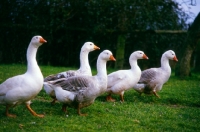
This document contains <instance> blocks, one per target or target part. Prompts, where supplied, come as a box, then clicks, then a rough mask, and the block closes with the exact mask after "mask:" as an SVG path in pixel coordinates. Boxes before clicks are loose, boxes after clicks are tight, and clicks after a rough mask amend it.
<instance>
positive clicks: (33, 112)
mask: <svg viewBox="0 0 200 132" xmlns="http://www.w3.org/2000/svg"><path fill="white" fill-rule="evenodd" d="M26 108H27V109H28V110H29V111H30V112H31V114H32V115H34V116H37V117H44V115H42V114H37V113H36V112H35V111H33V110H32V109H31V107H30V104H26Z"/></svg>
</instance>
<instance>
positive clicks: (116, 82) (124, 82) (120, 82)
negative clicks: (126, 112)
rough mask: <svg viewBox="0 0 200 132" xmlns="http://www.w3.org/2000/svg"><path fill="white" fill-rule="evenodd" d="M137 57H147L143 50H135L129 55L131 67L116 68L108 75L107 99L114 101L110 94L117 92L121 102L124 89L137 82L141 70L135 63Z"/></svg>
mask: <svg viewBox="0 0 200 132" xmlns="http://www.w3.org/2000/svg"><path fill="white" fill-rule="evenodd" d="M138 59H148V57H147V56H146V55H145V54H144V52H143V51H135V52H133V53H132V54H131V55H130V57H129V63H130V66H131V69H128V70H118V71H115V72H113V73H110V74H109V75H108V85H107V93H108V96H107V97H106V100H107V101H115V100H114V99H113V98H112V97H111V94H118V95H120V99H121V101H122V102H123V101H124V91H126V90H129V89H131V88H132V87H133V86H134V85H136V84H137V82H138V81H139V79H140V76H141V70H140V67H139V66H138V64H137V60H138Z"/></svg>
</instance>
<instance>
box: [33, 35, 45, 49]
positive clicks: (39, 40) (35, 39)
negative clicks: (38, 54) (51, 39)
mask: <svg viewBox="0 0 200 132" xmlns="http://www.w3.org/2000/svg"><path fill="white" fill-rule="evenodd" d="M46 42H47V41H46V40H45V39H44V38H43V37H42V36H34V37H33V38H32V39H31V44H32V45H34V46H36V47H39V46H41V45H42V44H43V43H46Z"/></svg>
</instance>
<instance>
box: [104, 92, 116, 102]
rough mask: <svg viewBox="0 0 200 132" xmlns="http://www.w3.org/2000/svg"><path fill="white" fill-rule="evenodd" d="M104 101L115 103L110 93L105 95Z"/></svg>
mask: <svg viewBox="0 0 200 132" xmlns="http://www.w3.org/2000/svg"><path fill="white" fill-rule="evenodd" d="M106 101H108V102H115V99H113V98H112V97H111V93H109V94H108V95H107V97H106Z"/></svg>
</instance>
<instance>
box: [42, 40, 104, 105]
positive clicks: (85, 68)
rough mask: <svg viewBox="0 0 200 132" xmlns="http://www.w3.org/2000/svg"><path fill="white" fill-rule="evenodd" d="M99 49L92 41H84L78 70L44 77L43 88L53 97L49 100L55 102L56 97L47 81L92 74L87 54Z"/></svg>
mask: <svg viewBox="0 0 200 132" xmlns="http://www.w3.org/2000/svg"><path fill="white" fill-rule="evenodd" d="M99 49H100V48H99V47H97V46H96V45H95V44H94V43H92V42H86V43H84V45H83V46H82V48H81V52H80V68H79V69H78V70H69V71H65V72H61V73H58V74H54V75H50V76H47V77H46V78H45V79H44V82H47V83H45V85H44V90H45V91H46V93H47V94H48V95H50V97H51V98H53V101H52V102H51V103H52V104H54V103H55V101H56V97H55V92H54V90H53V89H52V88H51V87H50V86H49V85H48V81H54V80H57V79H60V78H69V77H72V76H78V75H89V76H92V71H91V67H90V65H89V61H88V54H89V53H90V52H91V51H94V50H99Z"/></svg>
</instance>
